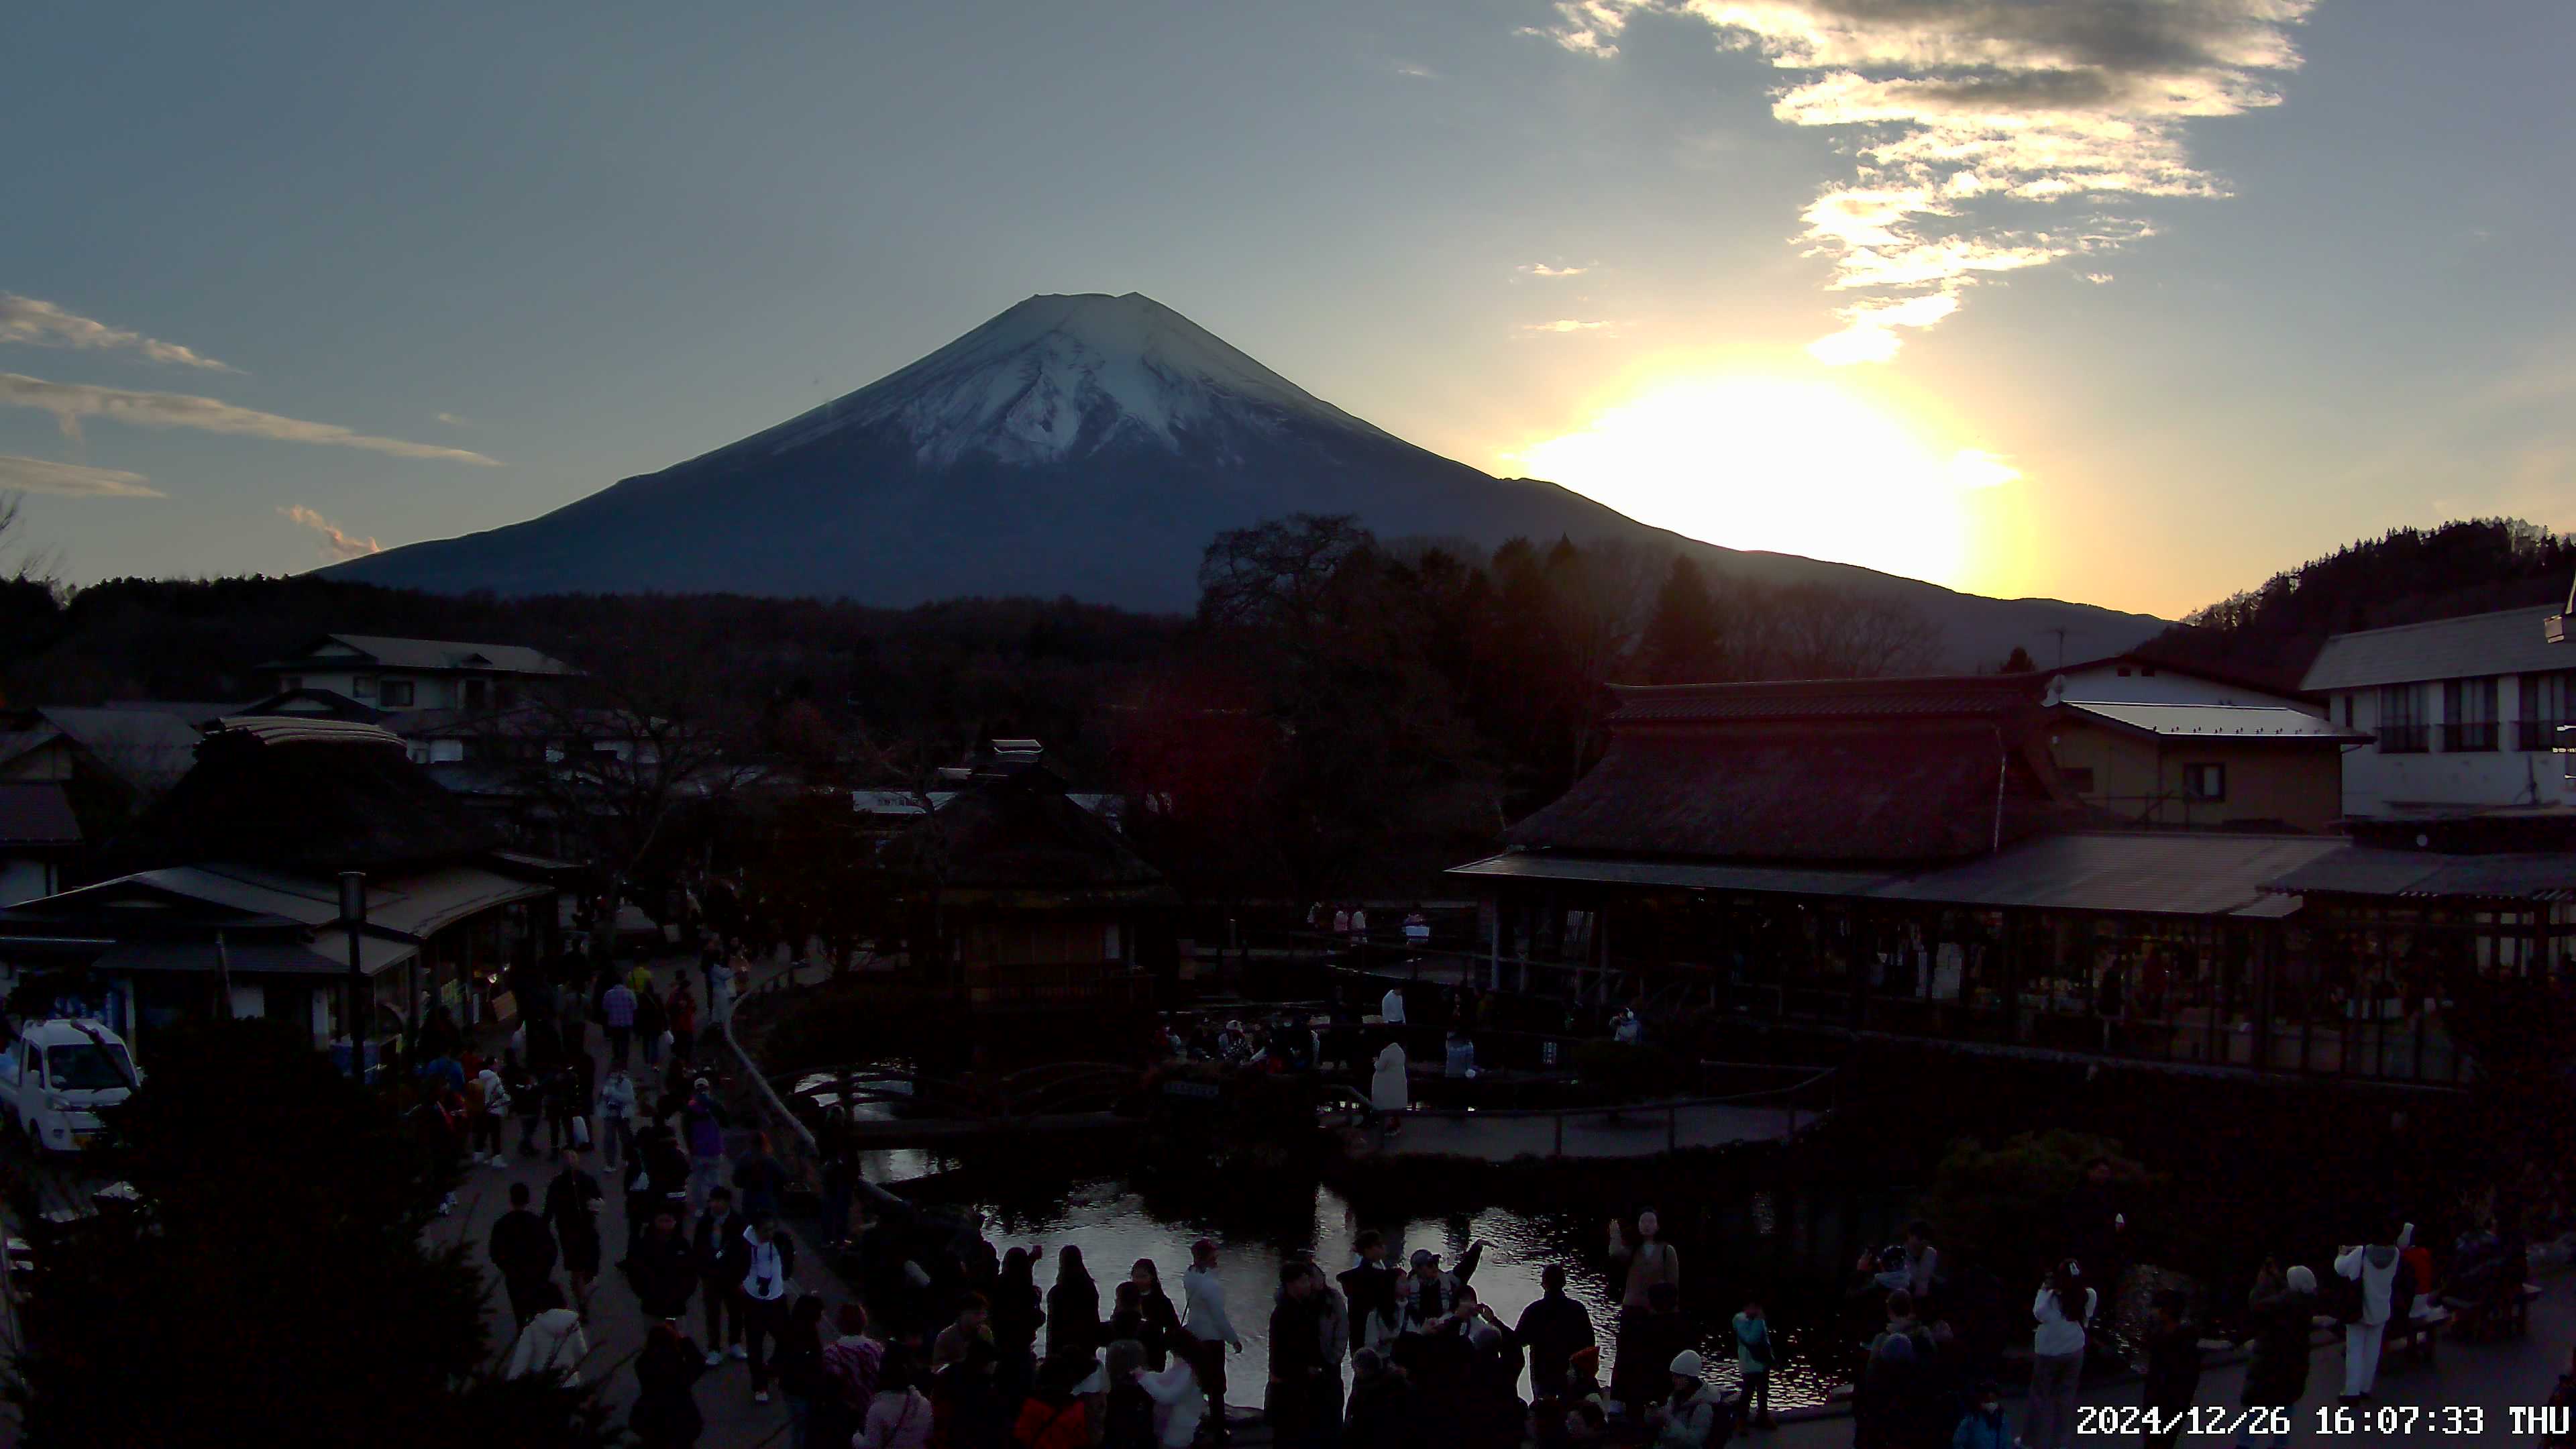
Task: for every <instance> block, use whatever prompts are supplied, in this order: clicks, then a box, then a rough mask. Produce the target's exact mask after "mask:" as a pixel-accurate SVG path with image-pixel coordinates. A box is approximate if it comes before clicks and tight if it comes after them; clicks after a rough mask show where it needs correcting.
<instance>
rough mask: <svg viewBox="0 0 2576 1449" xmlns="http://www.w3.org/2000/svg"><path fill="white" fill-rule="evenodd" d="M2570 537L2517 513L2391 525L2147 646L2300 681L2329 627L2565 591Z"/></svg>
mask: <svg viewBox="0 0 2576 1449" xmlns="http://www.w3.org/2000/svg"><path fill="white" fill-rule="evenodd" d="M2571 577H2576V538H2569V537H2565V536H2562V535H2559V534H2555V533H2552V532H2551V531H2550V530H2548V529H2546V528H2543V527H2541V526H2539V525H2538V524H2534V523H2527V522H2525V521H2523V520H2521V519H2518V518H2472V519H2464V520H2460V521H2457V522H2452V523H2445V524H2443V525H2441V526H2440V527H2438V528H2429V529H2426V528H2392V529H2390V530H2389V531H2388V532H2386V533H2384V534H2382V535H2380V536H2379V537H2378V538H2369V539H2362V540H2359V541H2357V542H2354V543H2351V544H2348V545H2346V546H2345V547H2343V548H2339V549H2336V550H2335V551H2334V552H2333V553H2330V554H2327V555H2326V556H2325V557H2323V558H2319V559H2312V560H2310V561H2309V562H2307V563H2303V564H2300V565H2299V566H2297V567H2296V568H2289V569H2284V570H2282V571H2281V572H2279V573H2277V574H2274V575H2273V576H2272V577H2270V578H2269V579H2266V580H2264V581H2263V583H2262V584H2261V586H2259V587H2257V588H2251V589H2247V590H2245V591H2244V592H2242V593H2238V594H2233V595H2230V596H2229V597H2227V598H2224V599H2221V600H2219V601H2218V602H2217V603H2215V604H2212V605H2210V606H2209V607H2208V608H2205V609H2202V610H2201V611H2200V612H2198V613H2196V614H2193V615H2192V616H2190V617H2189V618H2187V619H2185V620H2184V621H2183V622H2182V623H2180V624H2177V625H2175V626H2174V627H2173V628H2171V629H2169V630H2167V631H2166V632H2165V633H2164V634H2162V635H2159V636H2158V637H2157V638H2156V639H2155V640H2153V641H2151V642H2150V643H2149V645H2148V646H2147V648H2146V650H2145V651H2142V652H2149V653H2153V654H2155V655H2157V656H2158V657H2162V658H2167V659H2171V660H2172V661H2174V662H2175V663H2177V664H2198V665H2201V666H2203V667H2206V668H2219V669H2226V670H2229V671H2232V672H2234V673H2236V674H2239V675H2245V676H2250V677H2253V678H2256V679H2262V680H2269V681H2271V682H2272V683H2273V684H2274V685H2275V686H2276V687H2279V688H2283V689H2290V688H2295V687H2297V684H2298V681H2299V676H2300V675H2302V674H2304V673H2305V672H2306V671H2307V667H2308V664H2309V663H2310V662H2311V661H2312V660H2314V659H2315V658H2316V657H2317V650H2318V649H2319V648H2321V647H2322V646H2323V645H2324V644H2325V641H2326V638H2327V636H2329V635H2333V634H2341V633H2347V632H2350V631H2352V630H2356V629H2383V628H2387V627H2389V626H2391V625H2396V624H2417V623H2422V622H2424V621H2426V620H2430V619H2449V618H2456V617H2458V616H2460V615H2463V614H2482V613H2489V612H2492V611H2495V610H2498V609H2517V608H2526V607H2530V606H2534V605H2539V604H2547V603H2563V602H2564V601H2565V600H2566V598H2567V594H2568V586H2569V581H2570V579H2571Z"/></svg>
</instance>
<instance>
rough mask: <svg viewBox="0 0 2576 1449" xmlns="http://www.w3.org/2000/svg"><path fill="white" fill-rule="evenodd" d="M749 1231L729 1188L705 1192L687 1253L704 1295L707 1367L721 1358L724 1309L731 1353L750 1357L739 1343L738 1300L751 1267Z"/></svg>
mask: <svg viewBox="0 0 2576 1449" xmlns="http://www.w3.org/2000/svg"><path fill="white" fill-rule="evenodd" d="M749 1231H750V1229H749V1227H748V1225H747V1224H745V1222H744V1221H743V1217H742V1214H740V1213H737V1212H735V1211H734V1210H733V1192H732V1190H731V1189H729V1188H722V1187H719V1188H717V1189H716V1190H715V1191H713V1192H711V1193H709V1194H708V1195H707V1210H706V1212H705V1213H704V1214H702V1215H701V1216H700V1217H699V1218H698V1225H697V1230H696V1232H695V1234H694V1235H693V1236H692V1238H691V1242H690V1247H691V1253H690V1256H691V1258H692V1259H693V1260H694V1261H695V1262H696V1264H697V1269H698V1287H699V1290H700V1291H701V1292H702V1293H703V1294H704V1295H705V1298H704V1303H705V1306H706V1314H707V1367H709V1368H714V1367H715V1366H716V1365H718V1364H720V1363H722V1362H723V1361H724V1350H725V1348H726V1346H727V1339H726V1336H725V1312H726V1310H727V1309H731V1310H732V1312H733V1336H732V1339H731V1347H732V1349H733V1356H734V1357H735V1358H748V1357H750V1354H749V1353H748V1352H746V1351H745V1350H744V1348H743V1345H742V1332H743V1311H742V1301H741V1300H742V1278H743V1274H744V1273H745V1272H746V1271H748V1269H749V1268H750V1266H751V1241H750V1239H749V1238H748V1237H746V1236H745V1234H747V1233H748V1232H749Z"/></svg>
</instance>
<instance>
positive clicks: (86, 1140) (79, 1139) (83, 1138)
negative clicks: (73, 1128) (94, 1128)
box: [72, 1132, 98, 1151]
mask: <svg viewBox="0 0 2576 1449" xmlns="http://www.w3.org/2000/svg"><path fill="white" fill-rule="evenodd" d="M97 1136H98V1134H97V1133H95V1132H75V1133H73V1134H72V1149H73V1150H74V1151H78V1150H79V1149H81V1148H84V1147H87V1146H88V1145H90V1143H91V1142H92V1141H93V1140H95V1139H96V1138H97Z"/></svg>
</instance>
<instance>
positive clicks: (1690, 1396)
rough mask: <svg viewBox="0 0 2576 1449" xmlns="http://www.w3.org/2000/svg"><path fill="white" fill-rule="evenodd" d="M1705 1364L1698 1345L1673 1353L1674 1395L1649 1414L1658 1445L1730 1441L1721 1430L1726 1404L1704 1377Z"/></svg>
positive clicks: (1696, 1447)
mask: <svg viewBox="0 0 2576 1449" xmlns="http://www.w3.org/2000/svg"><path fill="white" fill-rule="evenodd" d="M1704 1367H1705V1366H1704V1365H1703V1364H1702V1363H1701V1362H1700V1356H1699V1353H1698V1351H1697V1350H1695V1349H1688V1348H1686V1349H1683V1350H1682V1351H1681V1352H1679V1353H1677V1354H1674V1355H1673V1357H1672V1361H1671V1372H1672V1380H1673V1389H1672V1396H1671V1397H1670V1398H1668V1399H1666V1400H1665V1401H1664V1402H1663V1403H1662V1404H1660V1405H1658V1406H1657V1407H1656V1408H1655V1410H1654V1412H1653V1413H1652V1414H1651V1415H1649V1416H1648V1418H1647V1423H1648V1425H1649V1426H1650V1427H1652V1428H1653V1429H1654V1431H1655V1438H1654V1445H1655V1449H1709V1446H1711V1445H1715V1444H1723V1443H1725V1442H1726V1440H1725V1437H1724V1436H1723V1435H1722V1434H1720V1433H1719V1432H1718V1431H1719V1426H1720V1425H1722V1424H1723V1423H1725V1421H1726V1405H1725V1403H1724V1402H1723V1401H1722V1400H1721V1399H1720V1398H1719V1397H1718V1392H1717V1390H1716V1389H1715V1388H1713V1387H1711V1386H1710V1385H1709V1383H1708V1382H1707V1381H1706V1380H1705V1379H1703V1378H1701V1377H1700V1374H1701V1372H1702V1370H1703V1368H1704Z"/></svg>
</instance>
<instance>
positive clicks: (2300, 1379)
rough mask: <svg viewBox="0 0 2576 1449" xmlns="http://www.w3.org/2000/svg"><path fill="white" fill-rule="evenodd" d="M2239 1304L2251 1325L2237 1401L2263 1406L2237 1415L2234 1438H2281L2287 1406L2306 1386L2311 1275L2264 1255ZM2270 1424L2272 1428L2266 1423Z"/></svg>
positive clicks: (2313, 1302) (2313, 1299) (2284, 1438)
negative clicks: (2249, 1348) (2248, 1355)
mask: <svg viewBox="0 0 2576 1449" xmlns="http://www.w3.org/2000/svg"><path fill="white" fill-rule="evenodd" d="M2245 1306H2246V1312H2247V1316H2248V1317H2249V1318H2250V1319H2251V1320H2252V1322H2253V1325H2254V1357H2253V1360H2252V1362H2250V1363H2248V1364H2247V1365H2246V1368H2245V1389H2244V1396H2243V1398H2242V1400H2241V1402H2242V1403H2243V1405H2244V1407H2245V1408H2246V1409H2248V1410H2257V1411H2263V1412H2259V1413H2248V1414H2246V1415H2244V1416H2243V1417H2242V1419H2241V1421H2240V1423H2239V1424H2238V1426H2237V1431H2236V1441H2235V1442H2236V1443H2237V1444H2238V1445H2239V1446H2243V1445H2248V1444H2252V1443H2254V1442H2255V1439H2256V1437H2257V1436H2258V1435H2260V1436H2261V1437H2263V1438H2267V1439H2269V1440H2270V1441H2271V1442H2272V1443H2274V1444H2286V1443H2288V1442H2289V1438H2290V1436H2289V1433H2288V1425H2289V1422H2290V1419H2289V1416H2290V1411H2291V1410H2293V1409H2295V1408H2297V1407H2298V1404H2299V1400H2300V1399H2302V1398H2305V1397H2306V1396H2307V1392H2308V1329H2309V1325H2310V1323H2311V1322H2312V1321H2313V1319H2314V1317H2315V1314H2316V1306H2317V1275H2316V1274H2314V1273H2312V1272H2310V1271H2308V1270H2307V1269H2306V1268H2303V1267H2293V1268H2291V1269H2290V1270H2289V1271H2288V1272H2286V1273H2284V1272H2282V1271H2281V1265H2280V1264H2279V1263H2277V1262H2272V1261H2269V1260H2267V1261H2265V1263H2264V1264H2263V1268H2262V1271H2261V1272H2260V1273H2258V1274H2256V1275H2255V1278H2254V1291H2253V1292H2252V1293H2251V1294H2249V1295H2248V1296H2247V1298H2246V1305H2245ZM2276 1424H2277V1425H2278V1426H2280V1432H2277V1433H2275V1432H2274V1431H2273V1429H2272V1427H2271V1426H2272V1425H2276Z"/></svg>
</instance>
